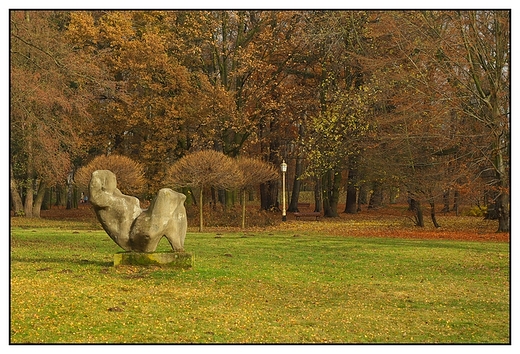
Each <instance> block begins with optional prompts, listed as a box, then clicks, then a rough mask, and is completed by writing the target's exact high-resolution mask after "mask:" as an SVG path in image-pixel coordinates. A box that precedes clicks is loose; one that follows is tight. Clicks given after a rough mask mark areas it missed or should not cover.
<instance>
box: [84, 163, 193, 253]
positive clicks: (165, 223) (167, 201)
mask: <svg viewBox="0 0 520 354" xmlns="http://www.w3.org/2000/svg"><path fill="white" fill-rule="evenodd" d="M89 194H90V202H91V203H92V206H93V208H94V211H95V212H96V216H97V218H98V220H99V222H100V223H101V226H103V229H104V230H105V231H106V233H107V234H108V236H110V238H111V239H112V240H114V242H115V243H117V244H118V245H119V246H120V247H121V248H123V249H124V250H125V251H134V252H154V251H155V249H156V248H157V245H158V244H159V241H160V240H161V238H162V237H163V236H164V237H166V238H167V239H168V242H169V243H170V245H171V246H172V248H173V250H174V251H184V239H185V238H186V230H187V219H186V209H185V208H184V201H185V200H186V196H185V195H184V194H182V193H177V192H175V191H173V190H171V189H169V188H163V189H161V190H160V191H159V193H158V194H157V196H156V197H155V199H154V200H153V201H152V203H151V204H150V207H149V208H148V209H145V210H143V209H141V207H140V206H139V199H137V198H135V197H131V196H128V195H124V194H123V193H121V191H120V190H119V189H118V188H117V181H116V175H115V174H114V173H113V172H112V171H109V170H97V171H94V172H93V173H92V177H91V179H90V183H89Z"/></svg>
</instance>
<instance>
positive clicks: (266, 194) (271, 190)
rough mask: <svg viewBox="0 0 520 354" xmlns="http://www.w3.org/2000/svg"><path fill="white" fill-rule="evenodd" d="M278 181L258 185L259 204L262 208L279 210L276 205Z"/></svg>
mask: <svg viewBox="0 0 520 354" xmlns="http://www.w3.org/2000/svg"><path fill="white" fill-rule="evenodd" d="M278 183H279V182H277V181H270V182H267V183H262V184H261V185H260V206H261V208H262V210H280V209H279V207H278Z"/></svg>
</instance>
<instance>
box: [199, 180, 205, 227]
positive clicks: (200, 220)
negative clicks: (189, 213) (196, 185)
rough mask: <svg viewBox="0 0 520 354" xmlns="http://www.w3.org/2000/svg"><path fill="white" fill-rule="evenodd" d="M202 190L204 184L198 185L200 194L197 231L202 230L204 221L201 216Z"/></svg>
mask: <svg viewBox="0 0 520 354" xmlns="http://www.w3.org/2000/svg"><path fill="white" fill-rule="evenodd" d="M203 190H204V186H200V195H199V232H202V229H203V228H204V221H203V218H202V204H203V197H202V194H203V193H202V191H203Z"/></svg>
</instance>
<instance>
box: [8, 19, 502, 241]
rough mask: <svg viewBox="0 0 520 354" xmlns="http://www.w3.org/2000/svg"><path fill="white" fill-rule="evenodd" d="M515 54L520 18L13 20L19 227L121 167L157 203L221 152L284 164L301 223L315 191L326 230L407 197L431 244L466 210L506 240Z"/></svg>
mask: <svg viewBox="0 0 520 354" xmlns="http://www.w3.org/2000/svg"><path fill="white" fill-rule="evenodd" d="M510 38H511V13H510V11H507V10H493V11H491V10H474V11H455V10H453V11H451V10H450V11H439V10H434V11H375V10H374V11H358V10H349V11H337V10H335V11H323V10H320V11H311V10H305V11H303V10H291V11H257V10H254V11H253V10H237V11H227V10H216V11H198V10H197V11H130V10H127V11H97V10H96V11H22V10H13V11H10V52H9V55H10V127H9V128H10V161H9V171H10V196H11V198H10V206H11V210H12V211H13V212H14V213H15V215H25V216H28V217H30V216H39V215H40V210H41V208H42V205H45V204H46V200H48V197H46V196H48V195H49V192H50V191H53V192H54V193H55V191H60V195H63V196H66V198H64V199H66V200H69V201H70V200H72V199H74V196H73V193H74V190H75V189H74V183H75V180H76V179H77V178H76V177H77V175H76V172H77V171H78V170H79V169H80V168H82V167H85V166H87V165H88V164H89V163H90V162H91V161H93V160H94V159H96V158H99V156H105V157H106V156H110V155H117V156H122V157H127V158H129V159H131V160H132V161H133V162H135V163H137V164H139V166H141V167H140V168H142V175H143V180H144V184H143V187H142V190H141V191H140V192H139V193H140V195H139V196H140V197H142V198H148V199H149V198H151V197H152V196H153V195H154V194H155V193H156V192H157V191H158V190H159V189H160V188H162V187H164V186H165V184H166V183H171V182H172V180H171V177H172V176H171V174H170V169H171V168H172V166H174V165H175V164H176V163H178V162H179V161H181V160H182V158H183V157H185V156H188V155H189V154H191V153H195V152H198V151H207V150H213V151H217V152H219V153H222V154H223V155H225V156H227V157H230V158H237V157H244V158H247V157H255V158H257V159H260V160H262V161H264V162H266V163H269V164H271V165H274V166H279V165H280V163H281V162H282V160H285V161H287V162H288V164H289V170H290V176H291V180H290V183H291V185H290V188H289V189H290V190H291V192H292V193H291V195H290V198H289V199H290V200H289V210H292V211H296V210H297V205H298V200H299V191H300V190H301V188H302V184H303V183H305V185H310V186H312V188H313V189H314V191H315V194H314V196H315V201H316V202H315V203H314V204H315V205H316V209H317V210H319V211H322V212H323V213H324V215H325V216H327V217H334V216H337V215H338V213H340V212H342V210H338V204H339V203H340V202H341V203H343V201H340V200H339V198H340V197H339V196H340V191H341V190H343V189H344V190H345V191H346V200H345V201H344V203H345V205H346V206H345V210H343V211H344V212H346V213H356V212H357V211H358V210H359V205H360V203H361V201H362V200H364V199H366V202H367V203H368V206H369V207H377V206H378V205H380V204H381V203H382V202H383V198H384V197H385V198H389V199H392V198H395V196H396V195H397V194H398V193H400V194H401V195H403V194H405V195H407V198H408V200H409V205H410V209H411V210H412V211H413V212H414V214H415V220H416V223H417V225H420V226H422V225H424V220H423V212H424V210H425V209H424V208H427V207H429V211H430V214H431V216H432V221H433V222H434V223H436V220H435V210H436V208H437V207H438V206H439V205H442V206H443V207H444V209H443V210H444V211H451V210H454V209H455V210H457V208H458V204H459V202H460V200H461V198H462V197H465V198H466V200H472V201H473V202H474V203H478V204H479V205H486V206H487V207H488V210H492V211H493V212H492V213H490V214H489V217H492V218H496V219H497V220H498V228H497V229H498V231H509V225H510V193H509V190H510V99H511V98H510V89H511V85H510V82H511V80H510V49H511V43H510ZM235 161H238V160H235ZM176 173H180V172H178V171H177V172H176ZM118 177H119V176H118ZM80 179H81V178H80ZM168 181H169V182H168ZM279 185H280V182H279V180H278V179H274V180H273V179H269V180H264V181H262V183H261V185H260V189H259V192H260V193H259V194H260V203H261V207H262V208H263V209H266V210H267V209H272V208H277V207H278V200H279V195H278V193H279V192H278V191H279ZM215 187H216V188H219V187H218V186H215ZM245 187H246V185H243V186H242V187H236V188H238V189H242V190H243V189H244V188H245ZM248 187H250V186H248ZM226 198H228V199H229V193H226V192H225V188H222V189H221V191H220V192H219V201H220V202H221V203H223V204H226V203H229V200H226ZM56 199H57V198H56ZM436 203H437V204H436ZM67 207H73V205H72V204H71V203H70V202H69V203H68V205H67ZM201 215H202V214H201Z"/></svg>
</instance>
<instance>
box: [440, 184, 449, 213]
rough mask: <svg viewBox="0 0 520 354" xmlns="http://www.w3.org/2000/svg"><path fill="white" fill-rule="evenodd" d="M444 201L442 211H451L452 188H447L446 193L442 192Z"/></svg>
mask: <svg viewBox="0 0 520 354" xmlns="http://www.w3.org/2000/svg"><path fill="white" fill-rule="evenodd" d="M442 201H443V202H444V208H442V210H441V212H443V213H448V212H449V211H450V190H449V189H446V190H445V191H444V193H442Z"/></svg>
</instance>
